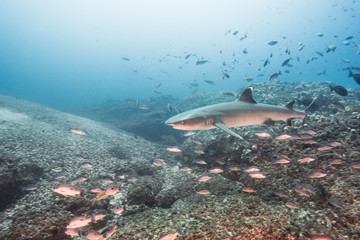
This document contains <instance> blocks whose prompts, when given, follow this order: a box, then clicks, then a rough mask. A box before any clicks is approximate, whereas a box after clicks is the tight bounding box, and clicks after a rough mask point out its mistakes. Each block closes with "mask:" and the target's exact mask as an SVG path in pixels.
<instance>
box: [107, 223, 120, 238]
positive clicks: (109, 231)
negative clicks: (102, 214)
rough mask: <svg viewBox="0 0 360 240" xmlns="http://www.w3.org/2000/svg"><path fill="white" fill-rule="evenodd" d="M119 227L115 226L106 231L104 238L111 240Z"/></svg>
mask: <svg viewBox="0 0 360 240" xmlns="http://www.w3.org/2000/svg"><path fill="white" fill-rule="evenodd" d="M118 227H119V226H118V225H117V224H115V225H114V226H113V227H109V228H108V229H106V231H105V233H104V238H105V239H108V238H110V237H111V236H112V235H113V234H114V233H115V232H116V230H117V228H118Z"/></svg>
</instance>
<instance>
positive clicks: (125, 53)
mask: <svg viewBox="0 0 360 240" xmlns="http://www.w3.org/2000/svg"><path fill="white" fill-rule="evenodd" d="M358 22H359V1H353V0H341V1H328V0H316V1H314V0H302V1H288V0H273V1H265V0H257V1H238V0H233V1H230V0H229V1H220V0H219V1H209V0H207V1H205V0H196V1H194V0H191V1H190V0H182V1H168V0H162V1H160V0H152V1H148V0H138V1H106V2H104V1H12V0H2V1H1V2H0V33H1V37H0V94H4V95H10V96H15V97H18V98H21V99H27V100H31V101H35V102H38V103H41V104H44V105H48V106H51V107H55V108H59V109H65V108H68V107H72V106H77V105H83V104H91V103H98V102H103V101H106V100H108V99H109V98H116V99H125V98H132V99H137V98H143V99H144V98H148V97H155V96H157V95H158V93H155V92H154V90H158V91H160V92H161V94H163V95H173V96H175V97H184V96H187V95H190V94H191V93H192V92H193V91H194V90H195V89H197V88H194V87H192V88H191V87H190V84H191V83H194V81H196V82H197V83H198V84H199V87H198V91H200V92H203V91H205V92H216V91H220V90H234V89H236V88H239V87H241V86H245V85H248V84H249V82H247V81H246V80H244V77H245V76H249V77H252V78H254V80H253V82H262V81H263V82H267V81H269V77H270V75H271V74H273V73H275V72H278V71H280V70H281V71H282V72H283V73H284V71H285V70H286V69H287V70H289V71H290V73H288V74H282V75H281V76H280V77H279V78H278V80H277V81H288V82H291V81H332V82H334V83H336V84H341V85H343V86H345V87H358V85H357V84H356V83H355V81H354V80H353V79H351V78H348V77H347V75H348V72H346V71H344V70H343V68H345V67H349V66H356V67H359V66H360V64H359V61H360V60H359V56H360V55H358V52H359V50H360V49H359V48H358V47H356V46H355V44H360V32H359V30H360V29H359V27H358V26H359V24H358ZM229 30H231V31H230V32H229ZM234 31H239V33H238V34H237V35H234ZM317 32H321V33H323V34H324V36H323V37H318V36H316V33H317ZM245 34H246V35H247V37H246V38H245V39H243V40H241V41H240V38H241V37H244V36H245ZM348 36H353V37H354V38H353V39H351V40H349V41H350V45H347V46H346V45H344V44H342V42H343V41H344V40H345V38H346V37H348ZM271 40H276V41H278V44H276V45H274V46H270V45H268V44H267V43H268V42H269V41H271ZM299 42H301V43H302V44H303V45H305V47H304V49H303V50H302V51H298V50H297V49H298V47H299ZM330 44H334V45H336V46H337V48H336V50H335V51H334V52H330V53H324V51H325V48H326V46H327V45H330ZM245 48H246V50H247V51H248V53H247V54H244V53H243V50H244V49H245ZM286 48H288V49H289V50H290V52H291V54H290V56H288V55H287V54H286V53H285V49H286ZM220 50H222V52H221V53H220ZM315 51H319V52H322V53H324V57H320V56H318V55H317V54H316V53H315ZM271 53H272V54H273V57H272V58H271V59H270V64H269V65H268V66H266V67H265V68H264V67H263V64H264V61H265V60H266V59H267V58H269V55H270V54H271ZM188 54H196V56H191V57H190V58H189V59H188V60H185V59H184V57H185V56H186V55H188ZM313 56H315V57H317V58H318V59H317V60H314V61H311V62H310V63H308V64H307V63H306V61H307V60H308V59H311V58H312V57H313ZM289 57H291V58H292V59H291V61H290V64H292V65H293V67H281V63H282V62H283V61H284V60H285V59H287V58H289ZM297 57H298V58H299V60H300V61H297ZM121 58H129V59H130V61H125V60H122V59H121ZM200 58H204V59H206V60H209V62H208V63H205V64H203V65H198V66H197V65H196V61H197V60H198V59H200ZM233 60H236V63H233V64H232V63H231V62H232V61H233ZM344 60H350V61H351V62H350V63H346V62H344ZM224 61H225V63H226V64H227V66H223V62H224ZM230 65H233V69H232V67H230ZM258 68H260V70H258ZM224 69H226V70H227V71H228V74H229V75H230V78H229V79H222V74H221V72H222V70H224ZM324 70H326V74H325V75H317V74H316V73H317V72H323V71H324ZM260 73H262V74H264V75H265V76H264V77H256V76H257V75H258V74H260ZM204 80H211V81H214V82H215V85H208V84H207V83H205V82H204ZM159 84H161V86H160V87H158V88H156V86H158V85H159Z"/></svg>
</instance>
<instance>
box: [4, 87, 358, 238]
mask: <svg viewBox="0 0 360 240" xmlns="http://www.w3.org/2000/svg"><path fill="white" fill-rule="evenodd" d="M328 86H329V83H326V82H302V83H281V82H270V83H258V84H253V87H254V99H255V100H256V101H257V102H260V103H268V104H274V105H285V104H286V103H288V102H290V101H292V100H293V99H297V100H298V101H296V106H295V107H296V108H299V109H304V107H305V105H307V103H308V99H312V98H313V97H315V96H317V97H318V98H317V100H316V105H317V107H316V108H315V109H313V110H312V111H311V112H310V113H309V114H308V116H307V118H306V120H305V123H304V124H303V123H301V122H300V121H295V120H294V121H293V125H292V126H287V125H286V124H284V123H275V125H273V126H267V125H258V126H249V127H239V128H233V130H234V131H235V132H236V133H238V134H240V135H241V136H243V137H244V138H245V139H246V140H247V142H248V143H247V144H244V143H243V142H241V141H238V139H235V138H234V137H232V136H229V135H227V134H226V133H224V132H222V131H220V130H218V129H213V130H208V131H198V132H196V133H195V134H193V135H191V136H187V137H185V136H184V133H185V132H180V131H179V132H176V134H175V135H176V137H172V136H171V134H173V133H174V130H169V127H168V126H165V125H163V126H158V127H156V128H153V129H152V131H151V129H149V128H151V126H149V127H148V128H147V130H148V131H149V132H148V133H146V135H151V134H154V135H156V134H163V133H165V134H168V136H164V137H159V136H158V137H154V138H156V139H157V140H159V139H160V138H161V139H162V140H159V141H157V143H153V142H149V141H147V140H145V139H143V138H142V137H141V136H139V135H140V134H138V133H136V132H133V133H127V132H124V131H122V130H120V129H119V127H118V126H116V124H118V123H119V121H120V120H116V119H115V118H116V117H119V116H120V115H121V113H122V111H123V112H128V113H129V114H128V115H127V116H126V118H124V119H122V120H121V121H123V122H127V121H129V122H131V124H130V123H127V125H126V127H124V126H120V127H124V128H127V130H129V129H134V128H136V125H137V124H139V125H141V124H142V121H144V117H145V115H146V116H147V117H149V118H151V120H152V121H155V120H156V121H161V122H163V121H164V120H166V118H167V117H168V116H171V115H172V114H174V113H169V112H168V111H167V110H166V106H165V103H166V104H167V100H166V99H165V98H162V99H161V100H159V101H155V100H154V102H153V103H149V106H154V110H152V109H151V108H149V110H147V112H146V114H145V113H144V112H141V111H134V109H132V107H133V106H131V105H129V106H128V108H125V107H124V105H122V104H120V105H121V106H122V107H123V108H122V110H119V111H118V112H117V114H115V115H114V116H113V117H112V118H113V119H111V117H110V116H111V114H112V113H113V111H112V110H111V109H113V108H115V106H120V105H117V103H116V102H115V101H112V102H111V103H108V105H109V104H110V105H109V106H107V105H106V104H104V105H103V106H102V107H103V108H102V109H101V114H100V115H101V116H100V115H99V116H98V119H97V120H104V121H105V119H106V121H105V123H100V122H96V121H93V120H89V119H86V118H82V117H77V116H74V115H71V114H66V113H61V112H58V111H56V110H53V109H49V108H46V107H43V106H39V105H36V104H33V103H29V102H25V101H21V100H16V99H13V98H9V97H4V96H1V97H0V99H1V101H0V103H1V105H0V121H1V124H0V131H1V135H0V142H1V145H0V161H1V165H2V166H1V168H0V192H1V194H2V198H1V202H0V204H1V207H2V211H1V213H0V214H1V218H2V219H3V221H2V224H1V226H0V239H71V237H70V236H66V235H65V233H64V232H65V227H66V225H67V224H68V223H69V221H70V220H71V219H73V218H74V217H77V216H84V217H86V218H89V219H90V216H92V215H93V214H95V215H99V216H100V215H106V217H104V218H103V219H101V220H98V221H97V223H96V224H95V223H92V222H90V223H89V224H88V225H87V226H85V227H82V232H83V233H84V234H85V235H86V233H88V232H89V231H91V230H96V231H99V232H101V233H103V232H104V230H105V229H106V228H108V227H110V226H113V225H114V224H115V223H118V224H119V228H118V229H117V231H116V232H115V233H114V235H113V236H112V237H111V239H157V238H159V237H160V236H162V235H164V234H166V233H169V232H175V231H176V230H177V229H178V228H179V227H180V228H181V230H182V231H183V234H182V235H179V236H178V239H311V238H312V237H313V236H317V235H327V236H331V237H333V238H334V239H358V238H360V220H359V219H360V215H359V213H358V206H359V203H360V202H359V201H360V195H359V194H360V193H359V191H358V189H359V181H358V179H359V171H360V170H359V168H360V164H359V163H360V161H359V156H360V151H359V149H360V130H359V129H360V121H359V119H360V107H359V106H360V99H359V98H360V97H359V96H360V92H359V89H348V92H349V95H348V96H347V97H342V96H340V95H337V94H336V93H334V92H330V90H329V87H328ZM284 91H286V92H287V94H286V95H284V94H281V93H282V92H284ZM237 92H241V90H239V91H236V92H234V94H235V95H236V94H237ZM234 99H235V97H234V96H229V95H225V94H222V93H218V94H202V93H200V94H196V95H193V96H190V97H188V98H185V99H181V100H179V101H177V102H175V100H174V99H169V100H171V101H172V104H173V106H174V108H178V109H181V110H182V111H185V110H188V109H192V108H195V107H199V106H204V105H208V104H212V103H218V102H225V101H232V100H234ZM334 103H335V104H334ZM338 103H341V104H342V106H343V107H341V106H340V107H339V105H338ZM151 104H153V105H151ZM88 111H89V112H90V113H89V114H88V116H90V115H95V113H94V110H88ZM106 112H108V113H111V114H109V115H108V114H106ZM85 113H86V112H85V110H83V111H82V112H81V114H83V115H86V114H85ZM132 118H136V119H141V121H140V120H139V121H138V122H137V121H135V120H134V119H132ZM160 119H161V120H160ZM121 121H120V122H121ZM150 122H151V121H150ZM112 124H114V125H112ZM159 128H164V130H161V131H159ZM71 129H82V130H84V131H85V132H84V134H83V135H79V134H75V133H73V132H71V131H70V130H71ZM78 133H81V132H78ZM256 133H257V134H256ZM260 133H266V134H260ZM134 134H135V135H136V136H134ZM264 136H265V137H264ZM267 136H269V137H267ZM279 136H282V138H278V137H279ZM281 139H282V140H281ZM160 142H162V143H161V144H160ZM170 146H172V147H174V146H176V147H178V148H179V149H180V151H178V152H169V151H167V150H166V148H167V147H170ZM155 158H161V159H163V163H164V164H161V165H157V166H156V165H155V164H153V161H152V160H154V159H155ZM279 159H282V160H283V161H278V160H279ZM284 159H285V160H286V161H284ZM84 162H88V163H89V164H90V165H91V166H90V167H88V168H82V167H80V166H81V164H83V163H84ZM184 166H186V167H187V168H184ZM249 168H252V171H255V170H258V172H256V173H261V174H258V175H253V176H255V177H251V175H250V174H249V173H248V172H247V170H248V169H249ZM256 168H257V169H256ZM213 169H217V171H214V172H218V173H212V172H211V170H213ZM254 169H255V170H254ZM209 170H210V172H209ZM249 171H250V170H249ZM252 173H254V172H252ZM320 173H321V174H320ZM204 175H206V176H208V177H209V178H208V179H206V180H203V181H200V180H199V178H200V177H202V176H204ZM256 177H261V178H256ZM79 179H80V180H79ZM60 184H72V185H74V186H75V188H76V189H79V190H86V191H85V196H84V197H80V196H76V197H72V196H67V197H65V196H62V195H60V194H57V193H55V192H53V189H54V188H55V187H56V186H59V185H60ZM109 185H114V186H121V189H122V190H121V191H120V192H119V193H117V194H114V195H109V196H105V199H102V197H104V194H101V192H100V193H99V192H96V191H94V192H92V191H91V190H94V189H96V188H100V190H99V191H101V190H103V189H105V188H106V187H108V186H109ZM29 186H30V187H29ZM204 190H206V191H204ZM115 206H125V210H124V211H122V213H119V214H115V213H114V208H115ZM74 238H75V239H85V237H84V236H83V237H74Z"/></svg>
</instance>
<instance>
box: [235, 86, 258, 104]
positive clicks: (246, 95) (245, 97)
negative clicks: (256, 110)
mask: <svg viewBox="0 0 360 240" xmlns="http://www.w3.org/2000/svg"><path fill="white" fill-rule="evenodd" d="M252 90H253V89H252V87H249V88H247V89H246V90H245V91H244V92H243V93H242V94H241V96H240V97H239V99H238V101H241V102H247V103H256V102H255V100H254V99H253V97H252Z"/></svg>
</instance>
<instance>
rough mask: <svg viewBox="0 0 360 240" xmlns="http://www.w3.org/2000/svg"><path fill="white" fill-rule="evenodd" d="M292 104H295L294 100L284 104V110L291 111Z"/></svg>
mask: <svg viewBox="0 0 360 240" xmlns="http://www.w3.org/2000/svg"><path fill="white" fill-rule="evenodd" d="M294 102H295V100H294V101H292V102H289V103H288V104H286V108H287V109H290V110H292V109H293V105H294Z"/></svg>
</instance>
